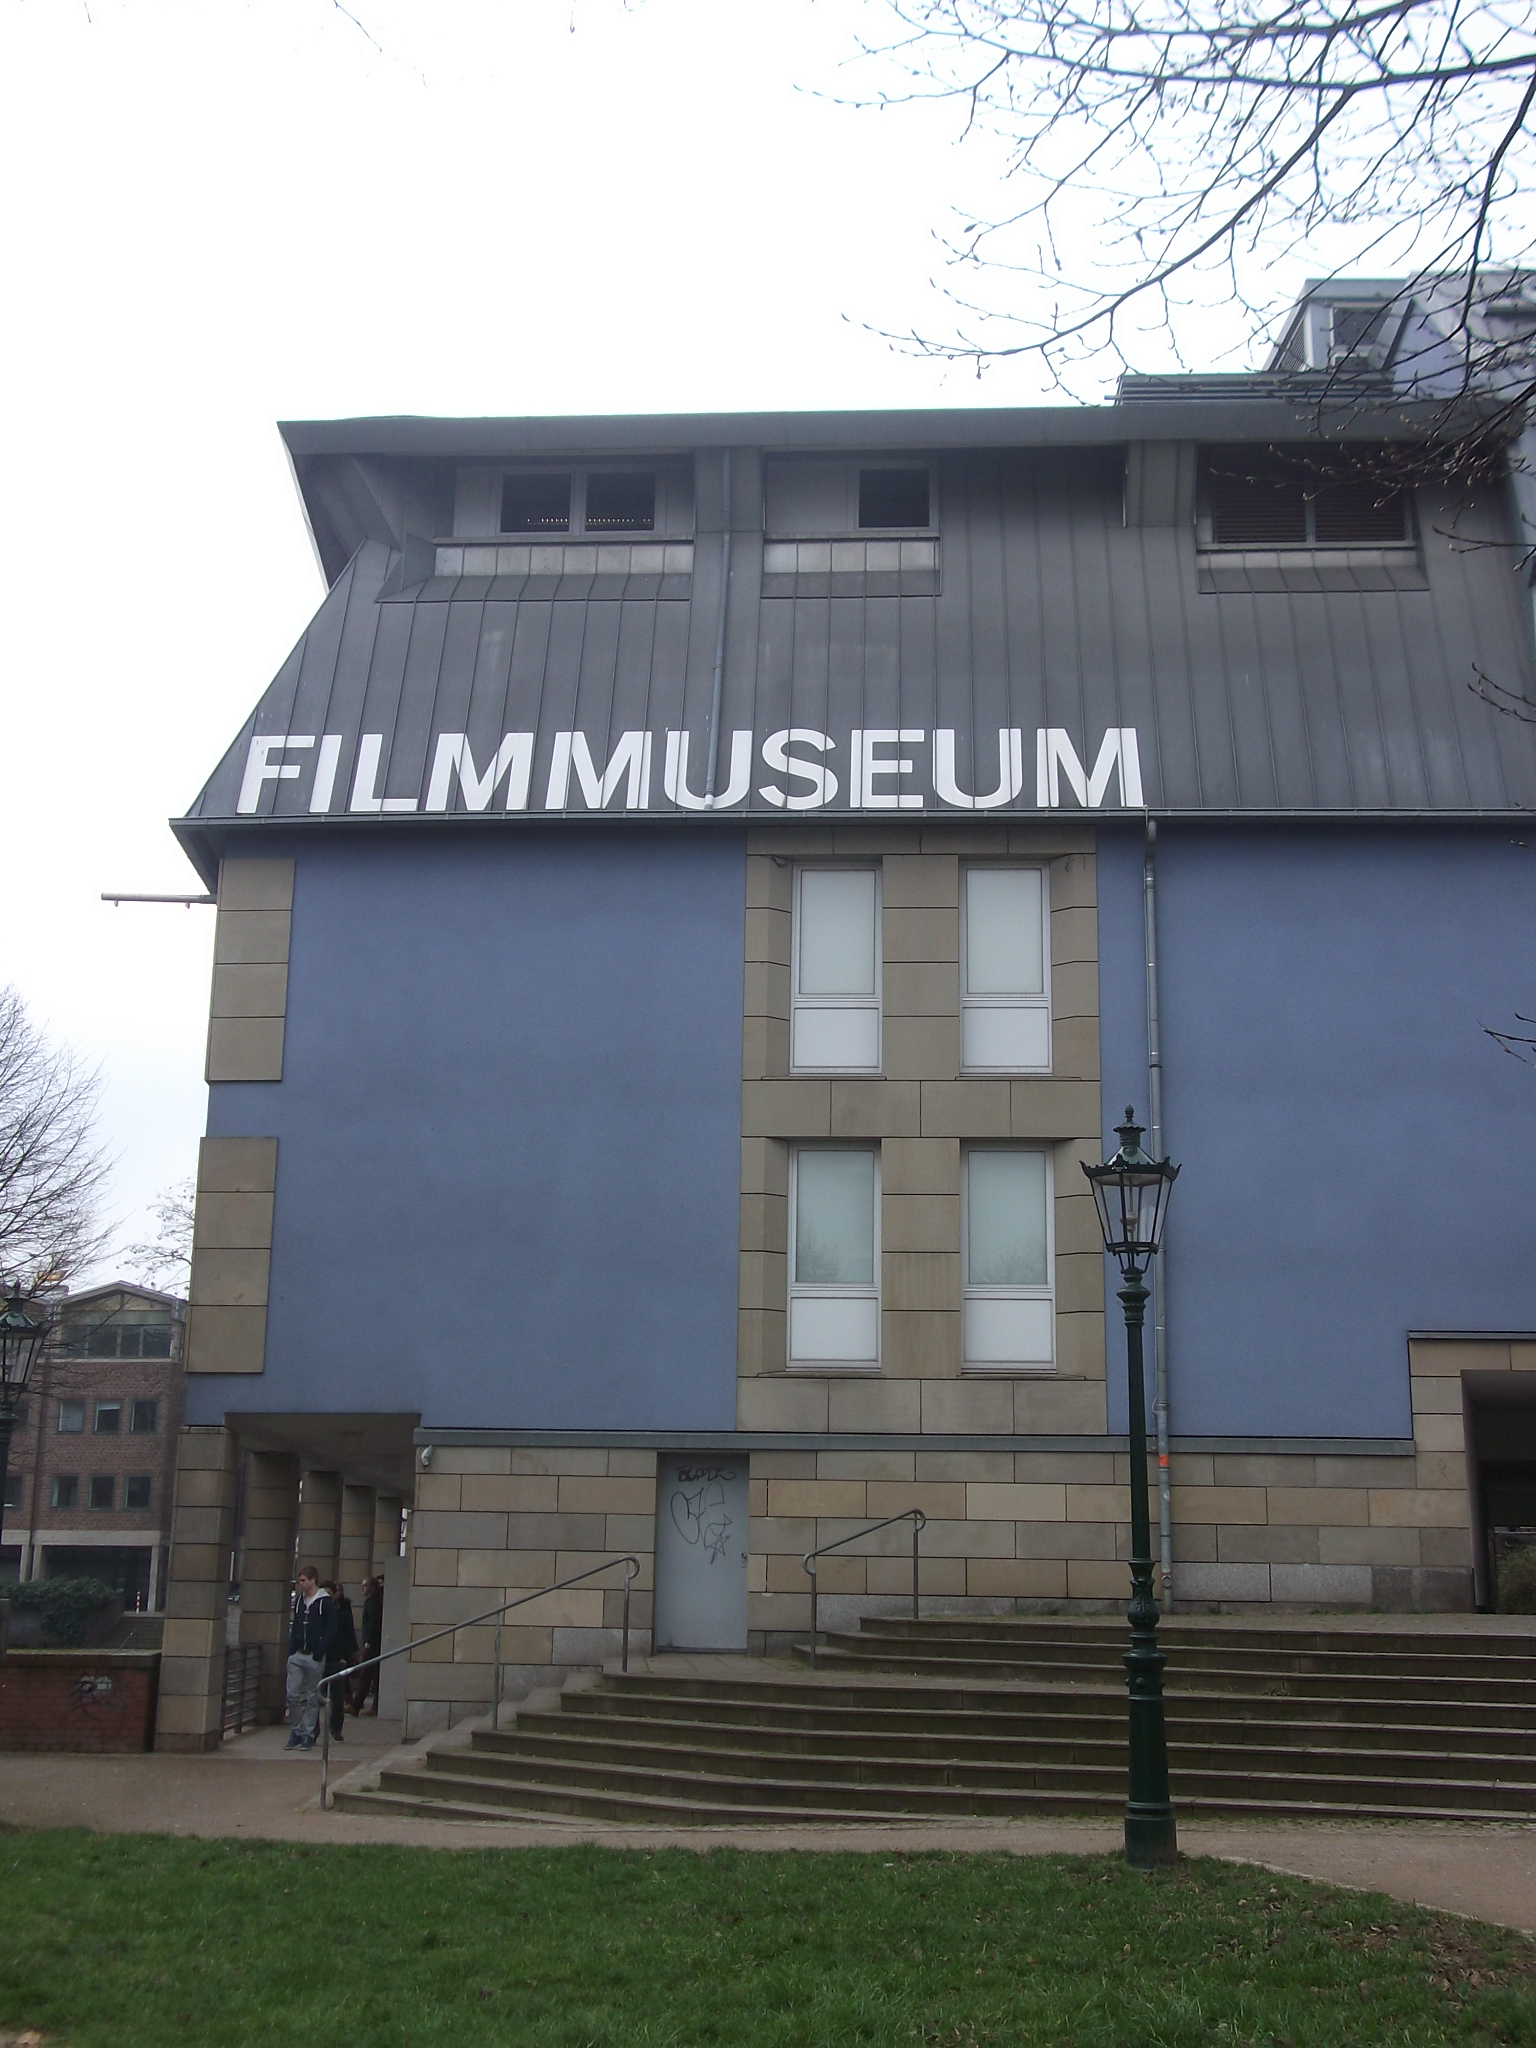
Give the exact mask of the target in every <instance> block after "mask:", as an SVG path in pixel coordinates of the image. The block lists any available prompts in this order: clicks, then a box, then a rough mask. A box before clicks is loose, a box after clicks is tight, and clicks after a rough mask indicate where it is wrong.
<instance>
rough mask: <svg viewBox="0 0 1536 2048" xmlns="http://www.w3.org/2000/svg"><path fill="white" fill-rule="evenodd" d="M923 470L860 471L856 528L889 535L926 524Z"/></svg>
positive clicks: (926, 495)
mask: <svg viewBox="0 0 1536 2048" xmlns="http://www.w3.org/2000/svg"><path fill="white" fill-rule="evenodd" d="M928 523H929V522H928V472H927V470H926V469H861V470H860V471H859V525H860V526H861V527H866V526H872V527H877V528H879V529H881V530H882V531H886V532H889V531H891V530H893V529H897V528H912V527H916V528H919V529H922V528H925V527H926V526H927V525H928Z"/></svg>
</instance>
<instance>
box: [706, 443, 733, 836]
mask: <svg viewBox="0 0 1536 2048" xmlns="http://www.w3.org/2000/svg"><path fill="white" fill-rule="evenodd" d="M721 489H722V491H723V493H724V500H725V511H724V515H723V525H724V532H723V533H722V534H721V537H720V617H719V620H718V621H717V623H716V626H715V679H714V686H713V688H712V689H711V691H710V696H709V773H708V775H706V776H705V778H704V803H705V806H706V808H708V807H709V806H710V805H712V804H713V803H714V801H715V775H716V773H717V771H718V769H719V766H720V696H721V690H722V688H723V685H724V682H725V615H726V612H727V610H728V609H729V606H730V602H731V451H730V449H729V448H727V449H725V450H724V460H723V462H722V464H721Z"/></svg>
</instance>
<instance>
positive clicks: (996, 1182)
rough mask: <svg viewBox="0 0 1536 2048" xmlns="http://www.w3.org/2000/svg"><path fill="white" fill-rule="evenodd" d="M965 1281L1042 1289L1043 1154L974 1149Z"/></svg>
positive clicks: (967, 1207) (977, 1284)
mask: <svg viewBox="0 0 1536 2048" xmlns="http://www.w3.org/2000/svg"><path fill="white" fill-rule="evenodd" d="M967 1157H968V1159H969V1162H970V1165H969V1175H970V1178H969V1183H968V1186H967V1191H966V1192H967V1197H968V1200H967V1205H966V1248H967V1272H966V1284H967V1285H968V1286H970V1287H1044V1286H1045V1284H1046V1274H1045V1154H1044V1153H1043V1152H971V1153H969V1154H968V1155H967Z"/></svg>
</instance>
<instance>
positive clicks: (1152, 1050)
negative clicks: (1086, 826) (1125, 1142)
mask: <svg viewBox="0 0 1536 2048" xmlns="http://www.w3.org/2000/svg"><path fill="white" fill-rule="evenodd" d="M1141 875H1142V913H1143V918H1144V922H1145V928H1146V940H1147V1097H1148V1103H1147V1120H1148V1123H1149V1125H1150V1129H1149V1131H1148V1136H1149V1137H1150V1138H1151V1140H1152V1157H1153V1158H1154V1159H1161V1158H1162V1157H1163V1150H1164V1148H1163V1042H1162V1028H1161V1024H1160V1021H1159V1017H1158V1001H1157V821H1156V819H1155V818H1153V817H1151V816H1150V815H1149V816H1148V818H1147V836H1146V842H1145V848H1144V851H1143V854H1142V863H1141ZM1159 1266H1160V1270H1159V1272H1158V1274H1157V1280H1156V1287H1155V1291H1154V1295H1153V1320H1152V1413H1153V1417H1154V1422H1155V1427H1156V1430H1157V1534H1158V1547H1159V1550H1160V1552H1161V1558H1160V1562H1161V1566H1162V1579H1163V1584H1162V1595H1163V1598H1162V1606H1163V1612H1164V1613H1165V1614H1171V1613H1172V1612H1173V1480H1172V1473H1171V1469H1170V1467H1169V1463H1168V1308H1167V1301H1168V1289H1167V1285H1166V1283H1165V1278H1164V1276H1165V1274H1166V1272H1167V1268H1168V1253H1167V1250H1166V1249H1165V1250H1164V1251H1163V1254H1162V1257H1161V1259H1160V1261H1159ZM1135 1454H1136V1453H1135V1447H1134V1445H1133V1446H1132V1456H1135Z"/></svg>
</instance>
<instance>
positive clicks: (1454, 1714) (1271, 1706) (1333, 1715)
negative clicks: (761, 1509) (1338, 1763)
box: [562, 1658, 1536, 1734]
mask: <svg viewBox="0 0 1536 2048" xmlns="http://www.w3.org/2000/svg"><path fill="white" fill-rule="evenodd" d="M866 1673H867V1674H868V1675H867V1676H866V1675H865V1674H866ZM987 1679H988V1682H986V1683H975V1684H969V1685H957V1684H954V1683H946V1682H945V1681H944V1680H943V1679H942V1678H939V1677H931V1676H929V1675H927V1674H915V1673H911V1672H909V1671H907V1670H906V1669H905V1667H902V1669H901V1672H900V1682H899V1681H898V1679H897V1678H896V1677H889V1678H888V1677H886V1676H885V1675H884V1674H883V1673H880V1672H877V1671H875V1670H874V1668H873V1667H872V1666H871V1665H870V1664H869V1663H868V1662H866V1661H865V1660H861V1659H858V1658H847V1659H843V1660H842V1661H841V1663H840V1664H839V1666H838V1667H837V1671H836V1673H835V1674H834V1673H833V1672H831V1671H818V1672H815V1673H813V1672H812V1671H811V1670H810V1669H809V1667H807V1668H806V1669H805V1671H804V1674H803V1676H800V1677H796V1678H784V1679H779V1678H764V1679H762V1680H760V1681H751V1680H743V1679H738V1678H731V1679H713V1678H706V1677H702V1676H700V1677H692V1676H689V1677H674V1676H672V1675H670V1674H668V1675H667V1676H665V1677H663V1676H661V1675H658V1674H649V1673H638V1674H636V1673H632V1674H630V1676H629V1677H627V1678H626V1679H624V1680H623V1681H622V1687H623V1690H622V1691H621V1690H618V1689H617V1688H618V1686H619V1684H620V1682H619V1681H617V1680H614V1681H612V1682H611V1683H610V1682H608V1681H605V1683H604V1686H603V1687H602V1688H600V1689H595V1690H593V1691H591V1692H588V1693H583V1694H567V1695H566V1696H565V1699H564V1701H563V1703H562V1704H563V1706H564V1709H565V1710H566V1711H567V1712H571V1713H579V1712H585V1711H591V1710H592V1705H593V1703H594V1702H596V1701H598V1700H601V1701H602V1702H603V1707H604V1710H605V1711H607V1710H609V1709H610V1708H611V1709H612V1710H614V1711H621V1712H639V1713H643V1712H647V1711H649V1709H648V1707H647V1706H645V1705H644V1702H645V1701H646V1700H651V1699H661V1698H671V1699H674V1700H687V1701H689V1702H692V1703H696V1704H697V1705H698V1707H699V1710H700V1712H701V1713H702V1712H703V1711H704V1710H705V1708H706V1706H707V1707H709V1708H710V1710H711V1711H713V1712H715V1713H716V1714H717V1715H719V1716H723V1717H726V1718H730V1717H742V1718H747V1719H750V1718H753V1717H756V1716H759V1715H761V1716H765V1717H766V1716H772V1715H776V1714H779V1713H782V1712H784V1711H792V1712H799V1713H804V1714H809V1715H812V1716H816V1715H819V1714H822V1713H825V1712H837V1711H852V1712H859V1713H862V1712H864V1711H866V1710H867V1709H868V1707H869V1705H870V1703H871V1701H872V1700H873V1701H877V1702H878V1704H879V1706H880V1708H881V1710H882V1711H887V1712H889V1711H892V1710H894V1709H897V1708H902V1709H904V1710H906V1711H910V1712H916V1713H919V1714H922V1715H925V1716H926V1715H931V1714H935V1713H940V1712H946V1711H947V1712H951V1713H959V1714H966V1715H970V1714H976V1713H988V1714H994V1715H1007V1716H1010V1717H1013V1716H1018V1717H1026V1716H1028V1715H1030V1714H1032V1713H1034V1712H1036V1711H1038V1710H1040V1709H1041V1708H1042V1707H1043V1706H1047V1705H1048V1706H1050V1707H1053V1708H1055V1709H1056V1710H1059V1711H1063V1712H1066V1711H1070V1712H1073V1713H1077V1714H1082V1715H1091V1714H1100V1715H1115V1714H1119V1713H1123V1712H1124V1708H1125V1688H1124V1683H1123V1681H1122V1680H1120V1679H1119V1678H1118V1677H1113V1678H1111V1680H1110V1682H1108V1683H1105V1684H1098V1685H1093V1686H1086V1685H1084V1686H1064V1685H1054V1684H1043V1683H1024V1682H1020V1681H1015V1682H1012V1683H1010V1682H1009V1681H1008V1680H1007V1679H1006V1677H1004V1676H1002V1675H1000V1674H998V1673H995V1672H991V1671H989V1672H988V1674H987ZM1186 1707H1187V1708H1188V1709H1189V1710H1191V1711H1197V1712H1210V1713H1216V1714H1219V1715H1220V1716H1222V1717H1223V1718H1231V1719H1233V1720H1241V1721H1248V1720H1261V1719H1268V1718H1270V1716H1271V1715H1273V1716H1274V1718H1276V1719H1279V1720H1287V1721H1289V1720H1295V1719H1301V1718H1315V1717H1317V1716H1318V1715H1319V1713H1322V1712H1325V1713H1326V1718H1328V1719H1329V1720H1335V1719H1337V1720H1347V1721H1360V1722H1370V1723H1381V1724H1384V1725H1385V1724H1393V1725H1395V1723H1396V1722H1397V1721H1398V1720H1402V1721H1405V1722H1411V1723H1412V1724H1414V1725H1422V1726H1433V1725H1435V1724H1436V1723H1439V1722H1445V1723H1449V1724H1451V1725H1454V1726H1457V1727H1468V1728H1480V1729H1483V1730H1486V1731H1487V1732H1489V1733H1493V1732H1495V1731H1505V1730H1509V1731H1513V1732H1518V1733H1522V1734H1523V1733H1525V1732H1527V1731H1529V1730H1530V1729H1531V1728H1532V1727H1533V1725H1536V1724H1533V1716H1532V1712H1531V1708H1530V1705H1529V1704H1527V1703H1521V1704H1519V1705H1506V1704H1494V1705H1491V1706H1490V1705H1484V1704H1481V1703H1475V1702H1472V1703H1469V1702H1465V1701H1457V1700H1444V1699H1440V1698H1415V1697H1411V1696H1408V1695H1405V1694H1403V1693H1402V1692H1401V1689H1400V1688H1399V1689H1397V1690H1396V1691H1395V1692H1394V1693H1393V1694H1392V1695H1390V1696H1389V1697H1387V1698H1385V1699H1382V1698H1371V1699H1349V1698H1338V1697H1327V1698H1322V1699H1318V1698H1312V1697H1308V1696H1307V1695H1305V1694H1304V1693H1300V1692H1296V1691H1293V1690H1290V1689H1287V1690H1286V1691H1283V1692H1276V1693H1259V1692H1253V1693H1226V1692H1209V1693H1204V1692H1196V1691H1190V1692H1182V1691H1176V1692H1174V1693H1173V1694H1171V1695H1170V1698H1169V1704H1168V1711H1169V1713H1170V1715H1177V1714H1178V1713H1180V1712H1181V1711H1183V1710H1185V1708H1186Z"/></svg>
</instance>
